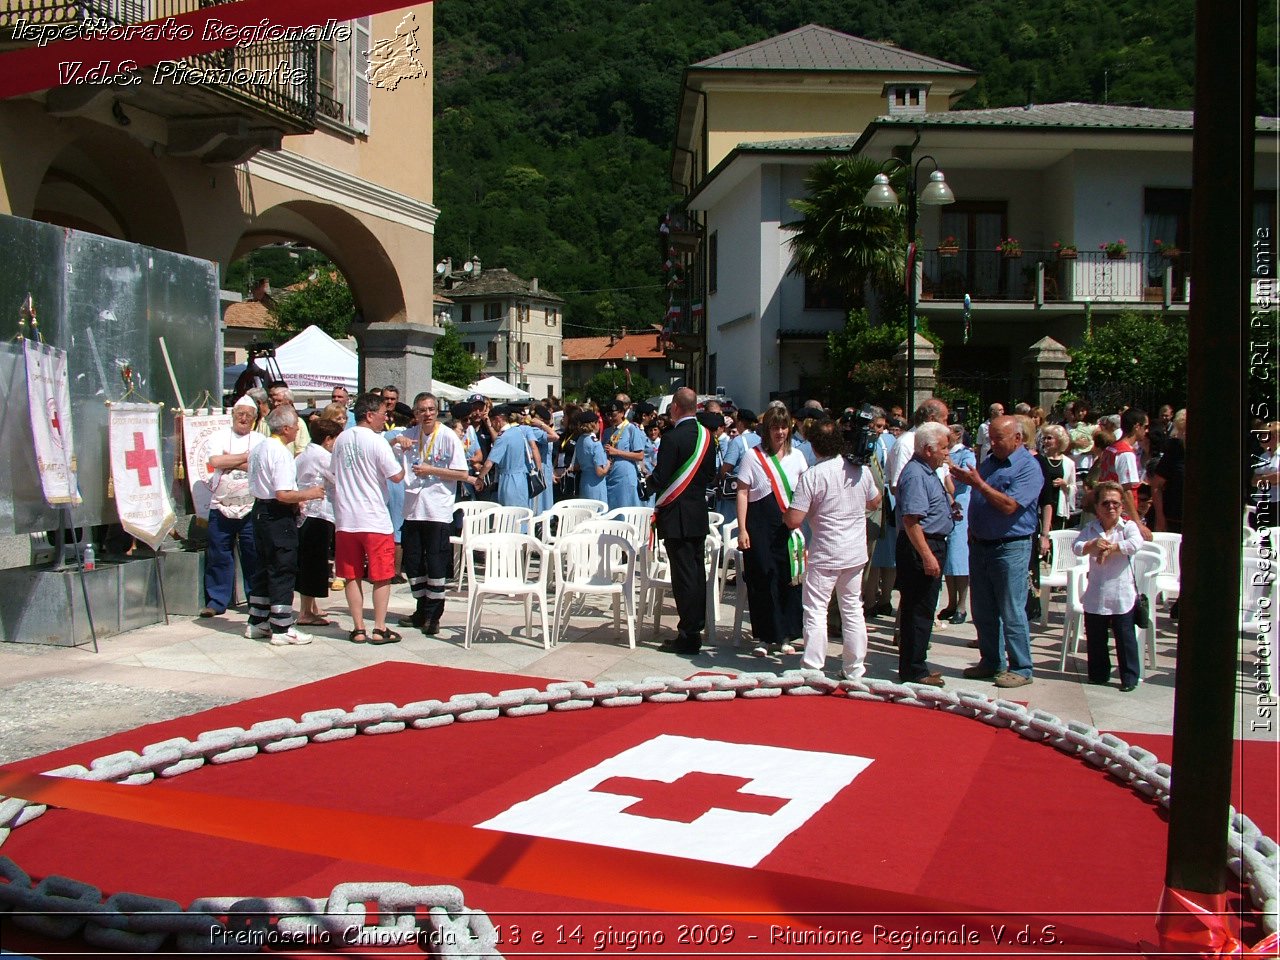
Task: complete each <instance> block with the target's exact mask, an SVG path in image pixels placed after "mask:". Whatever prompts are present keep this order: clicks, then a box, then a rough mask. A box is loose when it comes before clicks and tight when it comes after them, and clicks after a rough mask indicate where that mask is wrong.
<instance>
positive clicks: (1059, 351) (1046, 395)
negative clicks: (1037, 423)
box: [1024, 337, 1071, 411]
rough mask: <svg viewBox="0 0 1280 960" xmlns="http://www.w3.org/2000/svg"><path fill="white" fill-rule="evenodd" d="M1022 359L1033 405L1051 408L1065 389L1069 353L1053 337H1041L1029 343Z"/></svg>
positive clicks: (1069, 360) (1069, 359) (1045, 408)
mask: <svg viewBox="0 0 1280 960" xmlns="http://www.w3.org/2000/svg"><path fill="white" fill-rule="evenodd" d="M1024 360H1025V362H1026V365H1027V374H1028V379H1029V380H1030V381H1031V395H1032V396H1033V397H1034V398H1035V405H1036V406H1039V407H1041V408H1043V409H1044V410H1046V411H1049V410H1052V409H1053V405H1054V404H1055V403H1057V402H1058V397H1060V396H1061V395H1062V392H1063V391H1064V390H1066V389H1067V364H1068V363H1070V362H1071V354H1070V353H1068V352H1067V348H1066V347H1064V346H1063V345H1062V344H1060V343H1059V342H1058V341H1057V340H1055V339H1053V337H1042V338H1041V339H1039V340H1037V341H1036V342H1035V343H1033V344H1032V345H1031V349H1030V350H1028V351H1027V355H1026V357H1025V358H1024Z"/></svg>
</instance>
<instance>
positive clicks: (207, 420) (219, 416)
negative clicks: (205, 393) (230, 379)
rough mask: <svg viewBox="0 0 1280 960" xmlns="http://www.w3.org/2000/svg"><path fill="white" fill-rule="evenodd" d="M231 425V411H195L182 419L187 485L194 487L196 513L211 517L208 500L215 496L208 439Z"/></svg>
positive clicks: (193, 497) (192, 488)
mask: <svg viewBox="0 0 1280 960" xmlns="http://www.w3.org/2000/svg"><path fill="white" fill-rule="evenodd" d="M230 427H231V415H230V414H229V413H212V414H196V415H195V416H190V417H183V418H182V440H183V444H184V446H185V448H186V449H185V450H184V453H185V455H186V463H187V486H188V487H189V488H190V489H191V502H192V503H193V504H194V505H195V509H196V516H197V517H200V518H201V519H202V520H207V519H208V518H209V503H210V501H211V500H212V499H213V487H212V485H211V481H212V480H213V474H214V470H213V468H212V467H211V466H209V457H210V456H211V455H212V454H211V452H210V449H209V441H210V439H211V438H212V437H213V436H214V435H215V434H218V433H220V432H221V431H223V430H228V429H230Z"/></svg>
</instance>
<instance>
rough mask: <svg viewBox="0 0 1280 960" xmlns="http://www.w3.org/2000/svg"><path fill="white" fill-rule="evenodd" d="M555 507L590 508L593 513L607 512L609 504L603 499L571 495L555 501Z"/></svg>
mask: <svg viewBox="0 0 1280 960" xmlns="http://www.w3.org/2000/svg"><path fill="white" fill-rule="evenodd" d="M556 506H557V507H578V508H581V509H583V510H590V511H591V512H592V513H593V514H600V513H607V512H608V510H609V505H608V504H607V503H605V502H604V501H603V500H592V499H590V498H588V497H571V498H570V499H568V500H561V501H559V502H558V503H556Z"/></svg>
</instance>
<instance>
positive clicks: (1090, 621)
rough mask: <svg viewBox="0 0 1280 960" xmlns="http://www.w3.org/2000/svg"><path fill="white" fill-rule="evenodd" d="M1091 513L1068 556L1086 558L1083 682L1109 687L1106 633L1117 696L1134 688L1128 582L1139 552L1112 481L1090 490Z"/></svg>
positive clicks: (1132, 600)
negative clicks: (1111, 635) (1113, 657)
mask: <svg viewBox="0 0 1280 960" xmlns="http://www.w3.org/2000/svg"><path fill="white" fill-rule="evenodd" d="M1093 507H1094V510H1095V511H1096V512H1097V518H1096V519H1094V520H1091V521H1089V523H1087V524H1085V526H1084V529H1082V530H1081V531H1080V535H1079V536H1078V537H1076V540H1075V543H1073V544H1072V545H1071V550H1072V552H1073V553H1074V554H1075V555H1076V556H1077V557H1088V558H1089V582H1088V586H1086V587H1085V590H1084V596H1083V597H1082V598H1081V605H1082V606H1083V607H1084V636H1085V647H1086V649H1087V651H1088V657H1089V682H1090V683H1093V684H1099V685H1102V684H1107V683H1110V682H1111V651H1110V649H1109V640H1108V636H1107V634H1108V632H1111V633H1114V634H1115V638H1116V660H1117V662H1118V665H1119V667H1120V692H1121V693H1128V692H1129V691H1131V690H1133V689H1134V688H1135V687H1137V685H1138V670H1139V664H1140V661H1139V659H1138V657H1139V656H1140V654H1139V652H1138V636H1137V632H1136V631H1135V629H1134V611H1135V609H1136V607H1137V605H1138V586H1137V583H1136V582H1135V581H1134V578H1133V563H1132V560H1133V555H1134V554H1135V553H1137V552H1138V549H1139V548H1140V547H1141V546H1142V534H1141V532H1140V531H1139V530H1138V525H1137V524H1136V523H1134V522H1133V521H1132V520H1126V519H1125V518H1124V517H1123V516H1122V515H1121V514H1122V511H1123V510H1124V489H1123V488H1122V487H1121V486H1120V484H1118V483H1116V482H1115V481H1113V480H1104V481H1103V482H1102V483H1099V484H1098V485H1097V486H1096V487H1094V499H1093Z"/></svg>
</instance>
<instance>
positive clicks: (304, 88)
mask: <svg viewBox="0 0 1280 960" xmlns="http://www.w3.org/2000/svg"><path fill="white" fill-rule="evenodd" d="M230 2H232V0H10V2H9V3H7V4H5V5H4V8H3V9H0V40H12V39H13V37H14V33H15V30H16V29H17V27H18V24H19V22H20V21H23V22H25V24H26V25H27V26H28V28H29V27H32V26H35V27H47V26H57V25H61V24H71V23H77V22H85V21H106V22H107V23H108V24H111V25H125V24H133V23H146V22H149V21H153V20H164V19H165V18H167V17H176V16H179V15H181V14H186V13H192V12H194V11H196V10H207V9H210V8H213V7H218V6H222V5H224V4H226V3H230ZM181 65H182V66H181V68H180V69H179V70H177V71H175V72H174V76H175V77H176V76H179V75H181V74H182V73H183V72H184V70H185V71H186V76H187V77H188V78H193V77H195V76H198V75H201V76H204V77H206V78H211V79H207V80H205V81H203V82H201V84H200V85H201V86H202V87H206V88H209V89H213V90H216V91H217V92H219V93H222V94H223V95H226V96H230V97H231V98H232V99H235V100H237V101H240V102H242V103H245V104H246V105H248V106H251V107H257V108H259V109H263V108H265V109H267V110H269V111H272V112H275V113H278V114H280V115H281V116H283V117H284V118H286V119H288V120H290V121H293V122H294V123H295V124H298V125H301V126H306V127H314V126H315V116H316V45H315V43H314V42H313V41H303V40H298V41H268V42H263V43H254V44H248V45H244V46H240V45H237V46H233V47H228V48H226V49H223V50H216V51H213V52H211V53H205V54H199V55H197V56H194V57H188V58H187V59H185V60H183V61H181ZM197 71H198V72H199V73H197Z"/></svg>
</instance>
